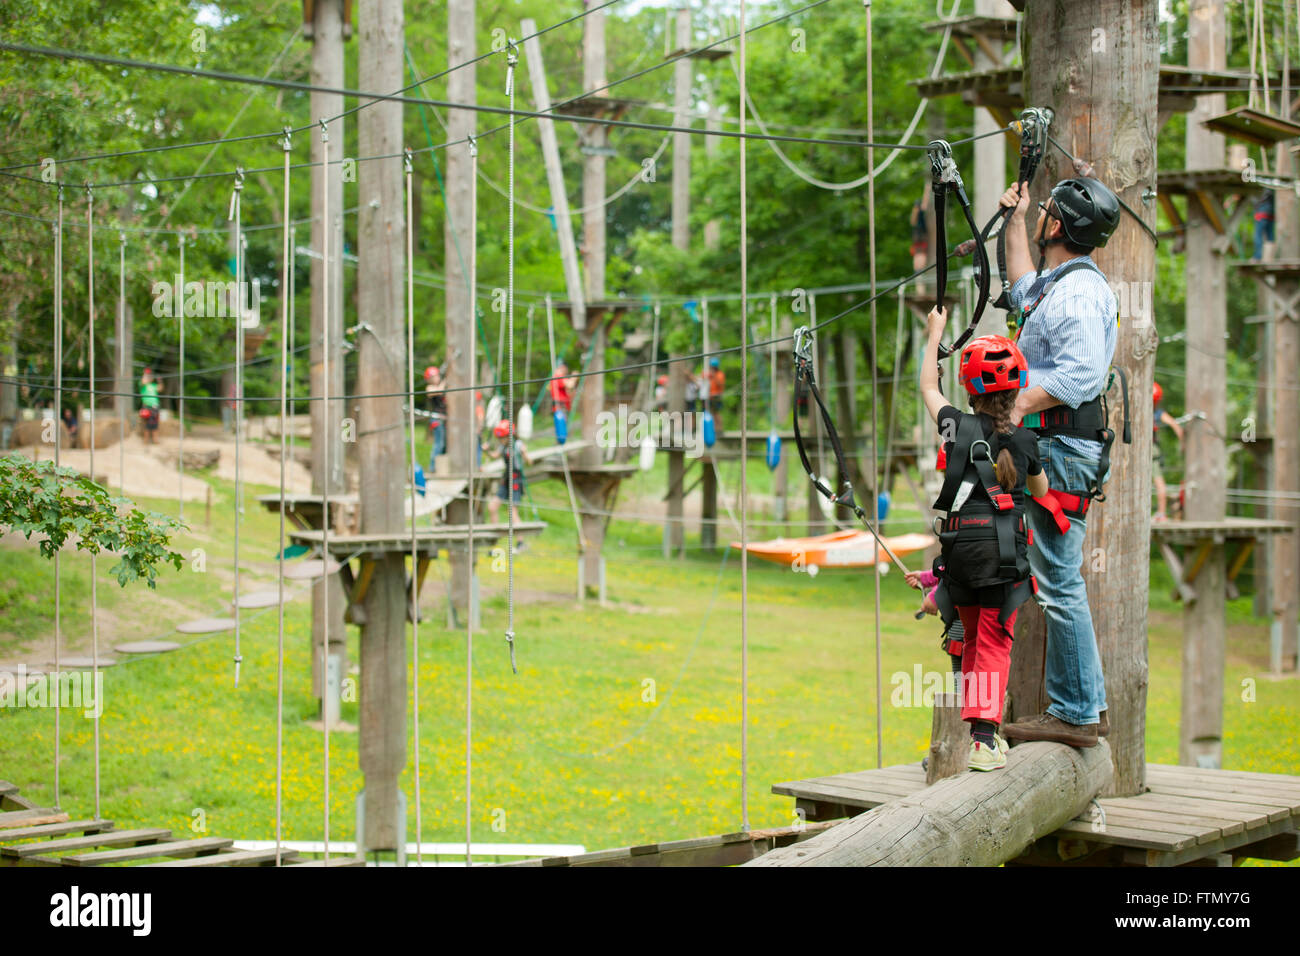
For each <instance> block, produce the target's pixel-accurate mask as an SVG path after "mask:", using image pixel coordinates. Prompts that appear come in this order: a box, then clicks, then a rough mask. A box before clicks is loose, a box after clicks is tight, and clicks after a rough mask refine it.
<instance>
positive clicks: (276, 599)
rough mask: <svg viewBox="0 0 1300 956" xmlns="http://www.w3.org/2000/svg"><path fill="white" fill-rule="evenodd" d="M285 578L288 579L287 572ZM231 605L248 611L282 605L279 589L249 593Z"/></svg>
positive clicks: (240, 596)
mask: <svg viewBox="0 0 1300 956" xmlns="http://www.w3.org/2000/svg"><path fill="white" fill-rule="evenodd" d="M285 576H286V577H288V572H287V571H286V573H285ZM230 603H231V604H233V605H234V606H235V607H238V608H242V609H244V610H246V611H247V610H251V609H253V608H259V607H275V606H276V605H277V604H279V603H280V591H279V589H276V590H274V591H249V592H248V593H247V594H241V595H239V597H237V598H235V600H233V601H231V602H230Z"/></svg>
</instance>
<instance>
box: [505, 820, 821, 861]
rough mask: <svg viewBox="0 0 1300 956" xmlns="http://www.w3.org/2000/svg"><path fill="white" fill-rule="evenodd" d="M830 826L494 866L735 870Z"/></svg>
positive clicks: (620, 849)
mask: <svg viewBox="0 0 1300 956" xmlns="http://www.w3.org/2000/svg"><path fill="white" fill-rule="evenodd" d="M832 825H833V824H830V823H809V824H805V825H802V826H798V827H782V828H780V829H776V830H750V831H749V832H748V833H726V834H723V835H721V836H707V837H696V838H693V839H690V840H673V841H670V842H668V843H648V844H644V845H642V846H626V847H620V848H619V849H615V850H597V851H595V852H593V853H582V854H579V855H577V856H552V857H544V858H539V859H533V860H520V861H518V862H516V863H498V864H495V865H496V866H736V865H738V864H740V863H747V862H749V861H750V860H752V859H754V858H755V857H758V856H762V855H763V854H764V853H767V852H769V851H770V850H775V849H776V848H777V847H781V846H789V845H790V844H791V843H798V842H799V841H801V840H806V839H808V838H809V837H811V836H815V835H816V834H818V833H820V832H822V831H823V830H825V829H827V828H828V827H830V826H832Z"/></svg>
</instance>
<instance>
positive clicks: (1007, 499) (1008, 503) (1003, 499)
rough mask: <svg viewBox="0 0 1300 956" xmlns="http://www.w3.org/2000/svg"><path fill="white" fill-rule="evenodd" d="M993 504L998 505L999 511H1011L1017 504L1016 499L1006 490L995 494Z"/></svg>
mask: <svg viewBox="0 0 1300 956" xmlns="http://www.w3.org/2000/svg"><path fill="white" fill-rule="evenodd" d="M993 504H994V505H996V506H997V509H998V511H1010V510H1011V509H1012V508H1014V507H1015V506H1016V503H1015V500H1014V499H1013V498H1012V497H1011V495H1010V494H1009V493H1007V492H1005V491H1004V492H1002V494H1000V495H994V496H993Z"/></svg>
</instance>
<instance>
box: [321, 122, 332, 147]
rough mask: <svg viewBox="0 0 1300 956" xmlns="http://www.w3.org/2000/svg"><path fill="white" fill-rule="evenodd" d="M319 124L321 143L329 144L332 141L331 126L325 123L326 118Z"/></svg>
mask: <svg viewBox="0 0 1300 956" xmlns="http://www.w3.org/2000/svg"><path fill="white" fill-rule="evenodd" d="M319 123H320V141H321V142H322V143H328V142H329V141H330V128H329V124H328V123H326V122H325V120H324V118H322V119H320V120H319Z"/></svg>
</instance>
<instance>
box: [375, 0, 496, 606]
mask: <svg viewBox="0 0 1300 956" xmlns="http://www.w3.org/2000/svg"><path fill="white" fill-rule="evenodd" d="M474 2H475V0H448V3H447V68H448V69H449V70H450V71H451V72H450V73H448V74H447V99H448V100H450V101H451V102H453V103H468V104H471V105H473V104H474V103H476V102H477V89H478V87H477V85H476V84H477V72H476V71H477V67H476V66H475V65H474V64H472V63H467V61H469V60H472V59H473V58H474V56H475V54H474V36H475V33H474V30H475V27H474ZM394 89H396V87H394ZM476 116H477V114H476V113H475V112H474V111H473V110H467V109H460V110H458V109H449V110H448V111H447V138H448V139H449V140H451V141H453V142H457V143H460V144H462V145H459V146H453V147H451V148H450V149H448V150H447V151H446V154H445V157H444V161H445V162H446V166H447V209H446V220H445V224H444V226H443V262H444V263H445V266H444V268H445V269H446V272H447V286H446V306H447V314H446V317H445V322H446V338H447V355H446V359H445V362H446V375H445V379H446V382H447V389H448V390H447V426H446V427H447V464H448V467H449V469H450V472H451V474H452V475H454V476H455V477H456V478H460V477H461V476H462V475H463V476H465V478H466V492H465V497H464V498H457V499H456V500H455V501H453V502H452V503H451V504H450V505H449V506H448V508H447V522H448V523H449V524H453V525H464V524H466V523H467V522H468V520H469V511H470V508H471V507H472V505H471V503H470V502H471V499H472V496H473V488H474V482H473V480H472V477H471V475H472V473H473V471H474V469H475V455H474V444H475V436H476V434H477V432H478V423H477V421H476V419H475V412H474V393H473V392H471V391H468V388H469V385H470V382H471V381H473V379H474V375H473V367H472V364H471V362H472V356H473V354H474V328H475V325H476V324H477V322H478V318H477V314H476V311H475V309H476V303H475V295H474V281H475V280H474V271H475V270H474V261H475V260H474V256H475V239H474V233H473V224H474V161H473V158H472V157H471V155H470V150H469V147H468V146H466V145H464V141H465V138H466V137H467V136H472V135H474V131H475V130H476V129H477V125H476ZM448 558H449V559H450V563H451V606H452V609H453V610H454V611H455V612H461V613H464V614H465V615H467V617H466V619H465V620H466V622H467V621H468V620H469V616H470V615H472V608H471V607H470V600H469V599H468V598H467V595H468V594H469V593H470V588H471V585H472V581H471V578H472V576H473V573H474V569H473V567H472V566H471V565H470V563H469V548H468V547H458V548H449V549H448Z"/></svg>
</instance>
